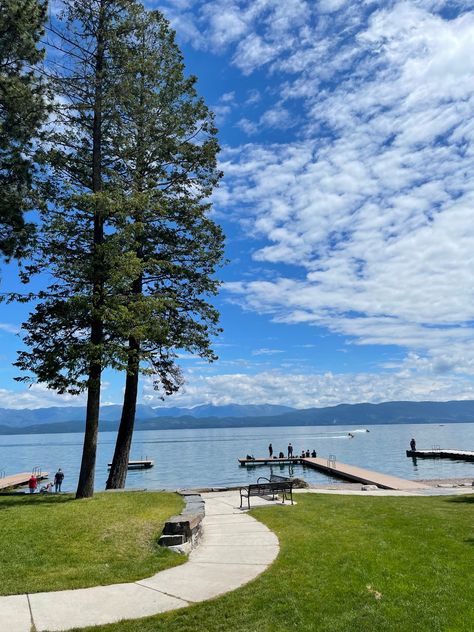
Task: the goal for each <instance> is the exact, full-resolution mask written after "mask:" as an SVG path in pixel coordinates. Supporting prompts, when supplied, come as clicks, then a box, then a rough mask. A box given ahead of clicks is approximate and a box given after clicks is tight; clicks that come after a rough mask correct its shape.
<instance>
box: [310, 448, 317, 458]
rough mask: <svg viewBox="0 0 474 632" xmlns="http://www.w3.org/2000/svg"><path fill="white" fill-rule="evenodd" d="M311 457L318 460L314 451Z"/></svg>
mask: <svg viewBox="0 0 474 632" xmlns="http://www.w3.org/2000/svg"><path fill="white" fill-rule="evenodd" d="M311 457H312V458H313V459H315V458H316V450H313V451H312V452H311Z"/></svg>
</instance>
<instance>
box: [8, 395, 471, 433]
mask: <svg viewBox="0 0 474 632" xmlns="http://www.w3.org/2000/svg"><path fill="white" fill-rule="evenodd" d="M120 413H121V406H118V405H114V406H104V407H103V408H102V409H101V426H100V427H101V430H106V431H114V430H116V429H117V426H118V420H119V419H120ZM84 417H85V408H84V407H79V406H78V407H75V406H68V407H64V408H61V407H54V408H38V409H36V410H31V409H24V410H13V409H6V408H3V409H0V434H38V433H50V432H82V431H83V429H84ZM463 422H474V400H463V401H451V402H383V403H381V404H340V405H338V406H329V407H326V408H308V409H305V410H298V409H294V408H290V407H288V406H274V405H271V404H262V405H240V404H229V405H227V406H208V405H203V406H197V407H195V408H152V407H151V406H144V405H139V406H138V407H137V421H136V426H135V427H136V429H137V430H159V429H162V430H168V429H186V428H242V427H252V426H260V427H270V426H329V425H341V426H342V425H344V426H346V425H360V426H368V425H373V424H419V423H445V424H449V423H463Z"/></svg>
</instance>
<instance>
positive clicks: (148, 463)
mask: <svg viewBox="0 0 474 632" xmlns="http://www.w3.org/2000/svg"><path fill="white" fill-rule="evenodd" d="M154 465H155V461H152V460H151V459H145V460H143V461H129V462H128V468H127V469H129V470H149V469H150V467H153V466H154ZM108 466H109V468H110V467H112V463H109V464H108Z"/></svg>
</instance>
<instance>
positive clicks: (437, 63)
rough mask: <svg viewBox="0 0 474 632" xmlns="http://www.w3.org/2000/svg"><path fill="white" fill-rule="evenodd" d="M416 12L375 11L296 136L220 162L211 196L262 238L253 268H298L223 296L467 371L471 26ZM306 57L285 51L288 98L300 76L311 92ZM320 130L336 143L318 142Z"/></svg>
mask: <svg viewBox="0 0 474 632" xmlns="http://www.w3.org/2000/svg"><path fill="white" fill-rule="evenodd" d="M422 4H423V3H421V2H420V3H418V5H416V4H414V3H409V2H405V3H399V4H395V5H394V6H393V7H391V8H387V9H384V10H381V11H378V12H377V13H375V14H374V15H373V17H372V19H371V20H370V22H369V23H368V24H367V27H366V28H363V29H362V30H360V31H359V33H358V35H357V37H356V38H355V39H354V41H353V45H352V54H351V55H348V54H347V52H346V51H345V50H344V49H343V50H342V51H341V53H340V55H339V54H337V53H336V54H335V56H334V58H333V59H332V60H331V61H330V63H329V64H328V65H326V72H327V73H330V72H333V73H336V74H337V73H340V72H341V68H344V64H345V63H351V64H353V68H352V71H351V72H348V73H345V74H343V75H340V74H337V77H338V80H337V81H334V82H333V83H332V84H327V89H326V90H324V91H322V92H319V91H317V90H313V91H312V90H311V89H310V90H308V91H307V92H305V93H302V92H300V95H304V98H305V103H306V107H307V108H308V111H309V112H310V116H309V117H308V119H307V125H306V128H305V130H303V131H304V138H303V139H302V140H300V141H298V142H293V143H290V144H278V145H272V146H269V145H266V146H262V145H246V146H244V147H241V148H240V150H239V151H236V150H235V149H234V150H232V151H231V152H229V153H228V154H227V156H226V155H224V171H225V172H226V174H227V180H226V181H225V182H224V186H223V189H224V190H223V191H221V193H220V194H221V195H222V196H223V197H222V199H226V200H227V203H228V204H229V203H231V201H232V200H238V201H239V204H240V206H239V208H238V212H239V213H240V214H241V216H242V217H243V219H244V221H245V229H246V231H247V233H248V234H252V231H253V232H254V233H255V234H256V235H257V236H258V237H259V238H260V239H263V240H265V241H266V242H267V245H265V246H263V247H261V248H259V249H258V250H257V251H255V252H254V254H253V256H254V259H255V260H257V261H259V262H263V263H267V264H280V263H284V264H287V265H288V264H293V265H294V266H298V267H300V268H302V269H303V270H304V271H305V275H304V276H302V275H301V274H298V275H295V277H294V278H293V277H291V276H289V275H288V276H286V277H284V276H282V275H278V273H277V272H274V275H273V279H268V278H266V279H263V278H256V279H255V280H252V281H246V282H243V281H241V282H236V283H233V284H228V285H227V286H226V289H227V290H228V291H229V292H230V293H231V295H232V296H233V297H234V299H235V297H239V298H240V300H241V302H242V304H244V305H245V306H246V307H247V308H250V309H253V310H256V311H258V312H261V313H267V314H272V315H273V316H274V318H275V319H276V320H278V321H281V322H287V323H309V324H315V325H320V326H323V327H327V328H329V329H330V330H332V331H335V332H339V333H342V334H345V335H348V336H350V337H351V338H352V339H353V340H354V342H356V343H358V344H382V345H387V344H388V345H393V344H396V345H399V346H402V347H406V348H407V349H412V350H413V351H414V352H416V353H417V354H418V355H420V357H422V358H424V360H423V361H424V362H426V363H428V364H430V365H431V366H432V367H433V368H436V367H438V371H441V370H447V368H448V367H449V368H450V369H451V370H452V371H454V372H462V371H464V372H465V373H467V374H471V373H472V366H473V360H474V328H473V326H472V323H473V321H474V294H473V292H472V279H473V278H474V258H473V257H472V252H473V248H474V224H473V222H472V214H473V208H474V181H473V180H472V173H474V152H473V151H472V148H471V145H472V142H473V140H474V124H473V123H472V121H473V120H474V97H473V95H472V90H471V88H470V86H472V83H473V80H474V15H473V14H469V13H467V14H464V15H461V16H460V17H459V18H456V19H451V20H445V19H443V18H442V17H440V16H439V15H435V14H432V13H430V12H429V11H427V10H426V9H425V8H423V7H422V6H421V5H422ZM308 50H309V49H308ZM304 53H305V50H303V49H302V48H300V49H299V50H297V51H295V55H297V54H300V56H299V58H298V64H299V65H300V66H301V65H302V64H303V69H302V72H301V74H300V75H298V76H297V78H296V79H295V80H294V82H293V83H292V82H288V84H287V95H288V96H287V99H289V95H291V94H294V92H295V90H296V92H298V90H299V88H300V82H301V81H302V80H303V79H304V81H305V85H306V87H308V86H312V85H313V86H314V85H316V84H317V85H319V83H320V81H321V78H320V73H319V69H318V66H317V65H315V64H314V54H313V53H314V51H310V52H308V55H307V57H306V65H304V63H303V62H304V59H305V54H304ZM318 54H322V53H321V51H320V50H319V48H318ZM340 56H342V57H343V60H342V61H341V60H340ZM354 59H357V62H354ZM286 61H287V62H288V60H286ZM302 78H303V79H302ZM326 80H327V79H326ZM293 88H295V90H293ZM288 103H289V101H288ZM322 126H324V127H325V128H326V129H330V130H331V134H325V136H324V137H322V138H321V136H320V130H321V128H322ZM249 226H250V228H249ZM295 271H296V268H295ZM446 358H449V360H446Z"/></svg>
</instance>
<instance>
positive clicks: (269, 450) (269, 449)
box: [268, 443, 273, 458]
mask: <svg viewBox="0 0 474 632" xmlns="http://www.w3.org/2000/svg"><path fill="white" fill-rule="evenodd" d="M268 454H269V455H270V458H272V456H273V446H272V444H271V443H270V445H269V446H268Z"/></svg>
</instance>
